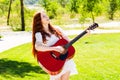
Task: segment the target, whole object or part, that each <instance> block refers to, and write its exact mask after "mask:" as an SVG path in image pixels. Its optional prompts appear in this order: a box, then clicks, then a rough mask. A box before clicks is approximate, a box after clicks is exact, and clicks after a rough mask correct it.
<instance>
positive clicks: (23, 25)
mask: <svg viewBox="0 0 120 80" xmlns="http://www.w3.org/2000/svg"><path fill="white" fill-rule="evenodd" d="M20 3H21V26H22V29H21V30H22V31H25V21H24V3H23V0H20Z"/></svg>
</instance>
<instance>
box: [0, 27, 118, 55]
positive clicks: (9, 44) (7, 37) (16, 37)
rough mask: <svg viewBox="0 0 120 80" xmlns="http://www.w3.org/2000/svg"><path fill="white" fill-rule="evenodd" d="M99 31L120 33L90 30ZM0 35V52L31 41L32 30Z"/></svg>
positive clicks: (68, 32)
mask: <svg viewBox="0 0 120 80" xmlns="http://www.w3.org/2000/svg"><path fill="white" fill-rule="evenodd" d="M82 31H83V30H67V31H65V33H66V34H68V35H73V34H75V35H76V34H80V33H81V32H82ZM100 33H120V30H98V29H95V30H92V31H91V34H100ZM0 35H2V36H3V38H1V39H0V53H1V52H3V51H5V50H8V49H10V48H13V47H15V46H18V45H21V44H24V43H28V42H31V41H32V32H24V31H19V32H11V31H10V32H0Z"/></svg>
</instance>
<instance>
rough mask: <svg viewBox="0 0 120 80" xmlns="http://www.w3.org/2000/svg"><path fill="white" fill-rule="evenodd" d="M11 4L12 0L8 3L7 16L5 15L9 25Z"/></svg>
mask: <svg viewBox="0 0 120 80" xmlns="http://www.w3.org/2000/svg"><path fill="white" fill-rule="evenodd" d="M11 4H12V0H10V4H9V10H8V17H7V25H9V19H10V11H11Z"/></svg>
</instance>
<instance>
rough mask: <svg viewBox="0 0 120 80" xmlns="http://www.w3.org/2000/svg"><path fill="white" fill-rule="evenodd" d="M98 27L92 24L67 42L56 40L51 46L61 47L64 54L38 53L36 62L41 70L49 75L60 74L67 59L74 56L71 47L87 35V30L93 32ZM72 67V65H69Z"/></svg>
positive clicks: (53, 52)
mask: <svg viewBox="0 0 120 80" xmlns="http://www.w3.org/2000/svg"><path fill="white" fill-rule="evenodd" d="M97 27H98V24H97V23H94V24H92V25H91V26H89V27H88V28H87V29H86V30H84V31H83V32H82V33H80V34H79V35H78V36H76V37H75V38H74V39H73V40H71V41H70V42H68V41H67V40H65V39H60V40H58V41H57V42H56V43H55V44H54V45H52V46H63V48H64V49H65V51H64V54H60V53H59V52H55V51H46V52H40V51H39V52H38V54H37V60H38V62H39V64H40V65H41V67H42V69H43V70H44V71H45V72H47V73H48V74H51V75H56V74H58V73H60V72H61V70H62V68H63V65H64V63H65V61H66V60H67V59H71V58H73V56H74V54H75V48H74V47H73V46H72V44H73V43H75V42H76V41H77V40H78V39H80V38H81V37H82V36H83V35H85V34H86V33H87V30H93V29H95V28H97ZM71 66H72V65H71Z"/></svg>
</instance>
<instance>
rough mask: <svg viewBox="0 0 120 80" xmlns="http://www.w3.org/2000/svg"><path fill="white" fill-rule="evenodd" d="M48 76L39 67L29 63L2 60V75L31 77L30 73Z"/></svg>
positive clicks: (0, 68)
mask: <svg viewBox="0 0 120 80" xmlns="http://www.w3.org/2000/svg"><path fill="white" fill-rule="evenodd" d="M30 72H32V73H38V74H46V73H45V72H44V71H43V70H42V69H41V68H40V67H39V66H32V65H31V64H30V63H27V62H18V61H13V60H8V59H6V58H4V59H0V75H3V76H5V75H11V76H19V77H24V76H31V75H30V74H29V73H30Z"/></svg>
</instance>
